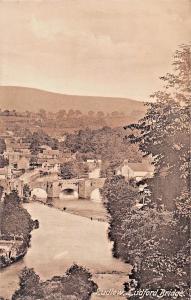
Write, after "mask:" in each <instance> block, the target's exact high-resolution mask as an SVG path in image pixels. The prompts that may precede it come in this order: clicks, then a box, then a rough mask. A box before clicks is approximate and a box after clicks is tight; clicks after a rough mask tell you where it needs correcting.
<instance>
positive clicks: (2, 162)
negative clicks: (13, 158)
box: [0, 155, 9, 168]
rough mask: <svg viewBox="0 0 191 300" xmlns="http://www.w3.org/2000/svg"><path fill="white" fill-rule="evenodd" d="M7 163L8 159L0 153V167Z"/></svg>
mask: <svg viewBox="0 0 191 300" xmlns="http://www.w3.org/2000/svg"><path fill="white" fill-rule="evenodd" d="M8 164H9V161H8V159H5V158H4V156H3V155H0V168H4V167H5V166H7V165H8Z"/></svg>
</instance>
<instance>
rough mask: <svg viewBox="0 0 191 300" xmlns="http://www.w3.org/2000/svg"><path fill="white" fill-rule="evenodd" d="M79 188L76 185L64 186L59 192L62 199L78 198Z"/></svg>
mask: <svg viewBox="0 0 191 300" xmlns="http://www.w3.org/2000/svg"><path fill="white" fill-rule="evenodd" d="M78 198H79V194H78V189H77V188H76V186H74V185H68V186H63V187H62V190H61V192H60V194H59V199H60V200H67V199H78Z"/></svg>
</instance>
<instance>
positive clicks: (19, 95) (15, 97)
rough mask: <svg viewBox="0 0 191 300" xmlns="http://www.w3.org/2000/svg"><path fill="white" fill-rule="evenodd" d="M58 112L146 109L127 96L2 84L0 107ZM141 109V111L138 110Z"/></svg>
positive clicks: (128, 111) (0, 87)
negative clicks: (98, 94) (63, 92)
mask: <svg viewBox="0 0 191 300" xmlns="http://www.w3.org/2000/svg"><path fill="white" fill-rule="evenodd" d="M41 108H43V109H45V110H47V111H52V112H56V111H59V110H61V109H65V110H69V109H74V110H80V111H81V112H82V113H87V112H88V111H90V110H94V111H103V112H104V113H111V112H112V111H119V112H124V113H125V114H127V115H131V113H133V114H134V113H136V112H135V111H137V113H138V114H139V113H141V112H144V111H145V107H144V104H143V102H140V101H134V100H131V99H125V98H114V97H94V96H74V95H65V94H59V93H53V92H48V91H42V90H38V89H34V88H26V87H15V86H0V109H3V110H4V109H8V110H13V109H15V110H17V111H25V110H28V111H38V110H39V109H41ZM138 111H139V112H138Z"/></svg>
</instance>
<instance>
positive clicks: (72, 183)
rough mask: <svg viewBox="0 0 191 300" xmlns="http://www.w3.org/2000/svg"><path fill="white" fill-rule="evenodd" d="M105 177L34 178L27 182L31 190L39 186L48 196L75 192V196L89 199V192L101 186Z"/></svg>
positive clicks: (55, 196)
mask: <svg viewBox="0 0 191 300" xmlns="http://www.w3.org/2000/svg"><path fill="white" fill-rule="evenodd" d="M104 182H105V178H95V179H89V178H83V179H66V180H63V179H57V180H46V178H43V179H42V180H36V181H33V182H31V183H30V184H29V186H30V188H31V190H34V189H36V188H40V189H42V190H44V191H45V192H46V193H47V197H48V198H58V197H59V195H60V194H61V193H65V194H70V195H72V193H74V192H76V193H77V195H78V196H77V197H78V198H81V199H89V198H90V197H91V193H92V192H93V191H94V190H96V189H100V188H102V187H103V185H104Z"/></svg>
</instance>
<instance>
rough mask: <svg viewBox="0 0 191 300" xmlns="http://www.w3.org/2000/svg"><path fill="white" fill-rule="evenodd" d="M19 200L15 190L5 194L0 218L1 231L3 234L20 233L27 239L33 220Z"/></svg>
mask: <svg viewBox="0 0 191 300" xmlns="http://www.w3.org/2000/svg"><path fill="white" fill-rule="evenodd" d="M20 202H21V200H20V198H19V196H18V194H17V192H16V191H12V192H11V193H10V194H9V195H5V198H4V202H3V207H2V216H1V220H0V226H1V233H2V234H5V235H21V236H23V237H24V238H27V239H28V237H29V234H30V232H31V230H32V228H33V221H32V219H31V216H30V214H29V213H28V212H27V210H26V209H24V208H23V207H22V206H21V203H20Z"/></svg>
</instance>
